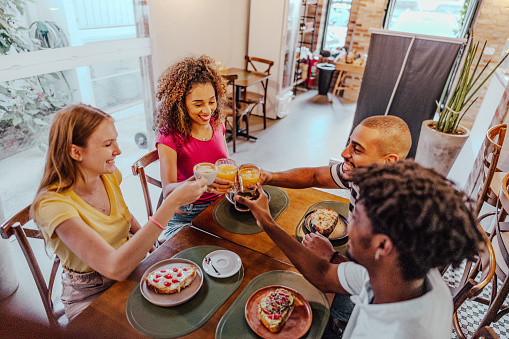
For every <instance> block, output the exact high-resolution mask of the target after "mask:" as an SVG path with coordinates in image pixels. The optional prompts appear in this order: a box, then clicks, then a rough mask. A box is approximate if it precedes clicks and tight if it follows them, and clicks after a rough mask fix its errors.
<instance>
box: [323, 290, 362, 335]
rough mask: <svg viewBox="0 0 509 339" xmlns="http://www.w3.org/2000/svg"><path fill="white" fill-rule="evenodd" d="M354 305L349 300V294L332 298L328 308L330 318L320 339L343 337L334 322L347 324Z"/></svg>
mask: <svg viewBox="0 0 509 339" xmlns="http://www.w3.org/2000/svg"><path fill="white" fill-rule="evenodd" d="M354 306H355V304H354V303H353V302H352V301H351V300H350V295H349V294H339V293H337V294H336V295H335V296H334V300H333V301H332V305H331V308H330V318H329V323H328V324H327V327H326V328H325V331H324V332H323V335H322V339H332V338H336V339H337V338H341V337H343V331H342V330H341V329H339V328H338V326H336V323H335V320H336V319H337V320H340V321H342V322H345V323H346V322H348V319H350V315H351V314H352V311H353V308H354Z"/></svg>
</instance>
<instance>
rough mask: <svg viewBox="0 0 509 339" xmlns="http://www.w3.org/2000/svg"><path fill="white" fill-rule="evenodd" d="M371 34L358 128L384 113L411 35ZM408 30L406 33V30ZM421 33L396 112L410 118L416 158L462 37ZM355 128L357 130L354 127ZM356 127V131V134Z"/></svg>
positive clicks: (395, 103)
mask: <svg viewBox="0 0 509 339" xmlns="http://www.w3.org/2000/svg"><path fill="white" fill-rule="evenodd" d="M395 33H396V34H398V33H397V32H390V33H389V34H385V33H384V32H382V31H376V32H373V33H372V34H371V41H370V45H369V52H368V60H367V63H366V69H365V71H364V76H363V79H362V86H361V90H360V93H359V99H358V101H357V109H356V111H355V117H354V120H353V126H352V131H353V129H354V128H355V126H357V125H358V124H359V123H360V122H361V121H362V120H364V119H365V118H367V117H370V116H373V115H384V114H385V111H386V110H387V105H388V104H389V100H390V98H391V95H392V92H393V90H394V86H395V85H396V82H397V79H398V76H399V73H400V70H401V67H402V65H403V62H404V59H405V55H406V53H407V50H408V47H409V46H410V43H411V41H412V36H409V35H401V36H399V35H394V34H395ZM402 34H405V33H402ZM432 39H433V38H430V37H426V36H422V35H418V34H417V35H416V38H415V40H414V42H413V44H412V47H411V49H410V53H409V55H408V59H407V62H406V65H405V67H404V70H403V74H402V77H401V79H400V82H399V85H398V88H397V90H396V93H395V95H394V98H393V101H392V104H391V108H390V110H389V112H388V114H390V115H396V116H398V117H400V118H402V119H403V120H405V121H406V123H407V124H408V126H409V127H410V132H411V133H412V148H411V149H410V153H409V154H408V157H410V158H413V157H414V156H415V151H416V150H417V142H418V140H419V134H420V131H421V124H422V121H424V120H426V119H431V118H433V116H434V114H435V111H436V108H437V107H436V104H435V101H438V100H440V96H441V94H442V90H443V88H444V86H445V83H446V82H447V78H448V76H449V73H450V71H451V68H452V66H453V64H454V61H455V60H456V57H457V56H458V52H459V50H460V47H461V44H462V43H463V42H464V40H462V39H448V40H450V41H447V40H445V39H444V40H443V41H438V40H432ZM352 131H351V132H352ZM351 132H350V134H351Z"/></svg>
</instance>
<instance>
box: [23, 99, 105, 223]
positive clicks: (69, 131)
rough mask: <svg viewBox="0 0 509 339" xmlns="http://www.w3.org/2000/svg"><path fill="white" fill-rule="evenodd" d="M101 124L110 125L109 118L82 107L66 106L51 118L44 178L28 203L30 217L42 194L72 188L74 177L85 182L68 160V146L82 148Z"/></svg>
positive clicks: (69, 159) (101, 113) (79, 171)
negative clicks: (104, 122) (30, 206)
mask: <svg viewBox="0 0 509 339" xmlns="http://www.w3.org/2000/svg"><path fill="white" fill-rule="evenodd" d="M104 120H110V121H113V118H112V117H111V116H110V115H109V114H107V113H104V112H103V111H101V110H100V109H97V108H94V107H92V106H89V105H85V104H77V105H69V106H66V107H64V108H63V109H61V110H60V111H59V112H58V113H57V114H56V115H55V117H54V118H53V123H52V124H51V129H50V131H49V145H48V155H47V157H46V165H45V167H44V174H43V177H42V180H41V184H40V185H39V188H38V190H37V194H36V196H35V199H34V202H33V203H32V208H31V212H32V213H31V214H32V216H33V215H34V213H33V211H35V209H36V208H37V204H38V202H39V201H40V200H41V198H42V196H43V195H44V194H45V193H47V192H49V191H54V192H63V191H66V190H68V189H71V188H72V187H74V185H75V184H76V179H77V178H78V176H80V177H81V178H82V179H84V178H85V176H84V174H83V172H82V170H81V169H80V167H79V164H78V163H77V162H76V161H75V160H74V159H73V158H72V157H71V145H76V146H80V147H86V146H87V142H88V139H89V138H90V136H91V135H92V133H94V131H95V130H96V129H97V127H98V126H99V125H100V124H101V123H102V122H103V121H104Z"/></svg>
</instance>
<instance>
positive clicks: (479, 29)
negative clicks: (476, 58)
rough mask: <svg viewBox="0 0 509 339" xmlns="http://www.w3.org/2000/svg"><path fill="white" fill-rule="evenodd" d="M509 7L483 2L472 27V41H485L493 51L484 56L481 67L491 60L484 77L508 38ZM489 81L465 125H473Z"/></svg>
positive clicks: (502, 1)
mask: <svg viewBox="0 0 509 339" xmlns="http://www.w3.org/2000/svg"><path fill="white" fill-rule="evenodd" d="M508 17H509V5H508V4H507V1H506V0H484V1H483V3H482V7H481V10H480V12H479V17H478V19H477V21H476V23H475V25H474V27H473V31H474V41H477V40H479V41H481V43H482V42H484V41H485V40H486V41H487V44H486V48H488V47H491V48H494V49H495V52H494V54H493V55H484V56H483V59H482V64H481V66H484V65H486V63H488V62H489V60H490V59H491V62H490V65H489V66H488V69H487V70H486V71H485V72H484V76H486V75H488V74H489V73H490V71H491V70H492V69H493V68H495V66H496V64H497V63H498V60H499V59H500V56H501V54H502V51H503V49H504V45H505V43H506V41H507V39H508V38H509V20H508ZM490 81H491V79H490V80H488V81H487V82H486V84H485V85H484V86H483V88H482V89H480V90H479V92H478V93H477V95H478V96H479V99H477V101H476V102H475V104H474V105H473V106H472V107H471V108H470V109H469V111H468V112H467V114H465V117H464V118H463V121H465V122H466V123H473V122H474V120H475V117H476V116H477V112H478V111H479V107H480V106H481V103H482V100H483V99H484V94H485V93H486V90H487V89H488V86H489V84H490Z"/></svg>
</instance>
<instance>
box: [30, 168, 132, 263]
mask: <svg viewBox="0 0 509 339" xmlns="http://www.w3.org/2000/svg"><path fill="white" fill-rule="evenodd" d="M101 178H102V179H103V182H104V186H105V187H106V192H108V197H109V199H110V205H111V211H110V215H106V214H104V213H101V212H99V211H98V210H96V209H95V208H93V207H92V206H90V205H89V204H88V203H87V202H85V201H84V200H83V199H82V198H81V197H80V196H79V195H77V194H76V193H75V192H74V191H73V190H68V191H66V192H61V193H56V192H49V193H47V194H45V195H44V197H43V198H42V199H41V201H40V203H39V205H38V208H37V210H36V211H35V221H36V222H37V224H38V225H39V228H40V229H41V232H42V234H43V236H44V239H45V240H46V243H47V244H48V245H49V246H51V248H53V251H54V252H55V254H56V255H57V256H58V257H59V258H60V260H61V263H62V266H63V267H65V268H68V269H71V270H73V271H75V272H79V273H85V272H91V271H93V269H92V267H90V266H89V265H88V264H87V263H86V262H84V261H83V260H81V259H80V258H79V257H78V256H77V255H75V254H74V253H73V252H72V251H71V250H70V249H69V248H68V247H67V246H66V245H65V244H64V242H63V241H62V240H60V238H59V237H58V235H57V234H56V233H55V229H56V228H57V227H58V226H59V225H60V224H61V223H62V222H64V221H65V220H68V219H70V218H73V217H80V218H81V219H83V221H84V222H85V223H86V224H87V225H88V226H90V228H92V229H93V230H95V231H96V232H97V233H99V235H101V237H102V238H103V239H104V240H106V242H108V244H110V245H111V246H113V247H114V248H115V249H117V248H119V247H120V246H122V245H123V244H124V243H125V242H126V240H127V236H128V234H129V226H130V224H131V213H130V212H129V210H128V209H127V206H126V204H125V202H124V198H123V197H122V192H121V191H120V183H121V182H122V175H121V174H120V171H119V170H118V169H117V170H116V171H115V173H114V174H105V175H102V176H101Z"/></svg>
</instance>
